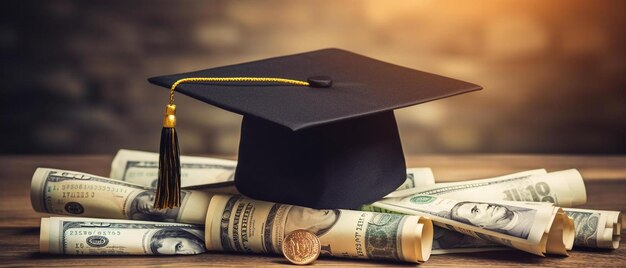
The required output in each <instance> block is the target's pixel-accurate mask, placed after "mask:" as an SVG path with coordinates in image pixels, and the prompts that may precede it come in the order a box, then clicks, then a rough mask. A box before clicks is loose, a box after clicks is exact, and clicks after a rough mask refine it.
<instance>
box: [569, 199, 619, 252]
mask: <svg viewBox="0 0 626 268" xmlns="http://www.w3.org/2000/svg"><path fill="white" fill-rule="evenodd" d="M563 210H564V211H565V214H567V216H569V217H570V218H572V219H574V226H575V227H576V238H575V240H574V246H577V247H588V248H610V249H617V248H618V247H619V242H620V240H621V230H622V213H621V212H619V211H609V210H595V209H577V208H564V209H563Z"/></svg>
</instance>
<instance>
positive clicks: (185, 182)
mask: <svg viewBox="0 0 626 268" xmlns="http://www.w3.org/2000/svg"><path fill="white" fill-rule="evenodd" d="M236 167H237V161H233V160H226V159H218V158H211V157H196V156H180V172H181V174H180V184H181V186H182V187H192V186H196V187H197V186H201V185H216V184H217V185H222V184H223V185H224V186H226V185H232V184H233V181H234V175H235V168H236ZM158 173H159V154H157V153H151V152H142V151H134V150H126V149H121V150H119V151H118V152H117V154H116V155H115V158H113V162H112V163H111V179H116V180H122V181H126V182H130V183H133V184H138V185H142V186H149V187H156V183H157V180H158Z"/></svg>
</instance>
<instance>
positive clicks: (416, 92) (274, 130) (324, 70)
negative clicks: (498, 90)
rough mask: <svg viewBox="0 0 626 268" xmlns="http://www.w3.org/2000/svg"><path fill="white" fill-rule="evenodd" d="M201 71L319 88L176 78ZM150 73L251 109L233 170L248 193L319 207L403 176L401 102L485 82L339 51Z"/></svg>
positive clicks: (212, 100) (214, 100)
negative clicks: (398, 114)
mask: <svg viewBox="0 0 626 268" xmlns="http://www.w3.org/2000/svg"><path fill="white" fill-rule="evenodd" d="M194 77H231V78H232V77H281V78H286V79H294V80H303V81H307V80H308V81H309V82H310V83H311V86H298V85H290V84H283V83H272V82H270V83H260V82H241V81H240V82H235V83H233V82H228V83H223V82H195V83H194V82H193V81H191V82H189V83H181V84H179V85H174V83H176V82H177V81H179V80H180V79H184V78H194ZM329 80H330V81H329ZM149 81H150V82H151V83H154V84H156V85H160V86H164V87H168V88H170V87H172V86H173V85H174V87H175V88H176V91H178V92H181V93H183V94H185V95H188V96H191V97H193V98H195V99H198V100H201V101H204V102H206V103H208V104H211V105H215V106H217V107H220V108H223V109H225V110H228V111H231V112H234V113H238V114H241V115H243V121H242V126H241V140H240V144H239V156H238V164H237V169H236V172H235V184H236V186H237V189H238V190H239V191H240V192H241V193H243V194H244V195H247V196H249V197H251V198H255V199H260V200H267V201H273V202H279V203H287V204H295V205H301V206H307V207H313V208H357V207H358V206H359V205H361V204H364V203H371V202H374V201H376V200H379V199H381V198H382V197H383V196H385V195H387V194H388V193H390V192H391V191H393V190H395V189H396V188H397V187H398V186H399V185H400V184H402V182H404V181H405V179H406V166H405V160H404V155H403V152H402V147H401V143H400V137H399V134H398V128H397V125H396V120H395V117H394V114H393V110H394V109H398V108H402V107H406V106H411V105H415V104H419V103H423V102H428V101H431V100H436V99H441V98H445V97H450V96H453V95H457V94H461V93H465V92H469V91H474V90H479V89H481V87H480V86H477V85H474V84H471V83H467V82H463V81H459V80H456V79H451V78H447V77H443V76H439V75H435V74H430V73H425V72H421V71H417V70H413V69H409V68H405V67H401V66H398V65H393V64H389V63H386V62H383V61H379V60H375V59H372V58H368V57H365V56H362V55H359V54H355V53H351V52H348V51H345V50H340V49H323V50H318V51H313V52H307V53H302V54H295V55H290V56H283V57H276V58H270V59H265V60H260V61H253V62H248V63H242V64H235V65H230V66H226V67H220V68H213V69H207V70H201V71H195V72H189V73H182V74H175V75H167V76H159V77H153V78H150V79H149ZM331 82H332V85H330V84H331ZM329 85H330V87H328V86H329ZM316 86H319V87H316ZM168 137H169V136H168ZM162 152H163V149H162Z"/></svg>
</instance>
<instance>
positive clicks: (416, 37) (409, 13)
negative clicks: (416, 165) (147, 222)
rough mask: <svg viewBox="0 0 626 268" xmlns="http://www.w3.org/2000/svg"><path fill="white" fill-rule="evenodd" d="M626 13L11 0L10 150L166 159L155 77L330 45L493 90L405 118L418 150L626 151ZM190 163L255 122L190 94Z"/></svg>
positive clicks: (329, 1) (602, 6) (522, 4)
mask: <svg viewBox="0 0 626 268" xmlns="http://www.w3.org/2000/svg"><path fill="white" fill-rule="evenodd" d="M625 7H626V1H619V0H615V1H572V0H558V1H543V0H532V1H498V0H486V1H478V2H475V1H449V0H445V1H356V0H354V1H337V0H323V1H319V0H318V1H287V0H285V1H225V0H224V1H12V2H5V3H3V8H2V11H0V12H1V14H2V18H1V20H2V22H1V23H0V51H1V57H2V63H1V67H2V68H1V69H2V70H1V74H2V76H1V77H2V81H1V83H0V88H1V92H0V102H1V103H0V104H1V106H0V107H2V108H1V109H2V113H1V114H0V120H1V121H2V123H3V127H4V131H2V134H1V135H0V136H1V138H0V153H42V154H47V153H114V152H116V151H117V150H118V149H119V148H132V149H142V150H152V151H155V150H157V149H158V144H159V138H160V136H159V135H160V129H161V120H162V113H163V109H164V105H165V104H166V99H167V91H166V90H165V89H162V88H158V87H156V86H152V85H150V84H148V83H147V82H146V78H148V77H151V76H155V75H161V74H170V73H177V72H186V71H191V70H197V69H204V68H208V67H217V66H221V65H226V64H234V63H239V62H244V61H250V60H256V59H262V58H266V57H273V56H279V55H285V54H291V53H298V52H305V51H308V50H315V49H320V48H326V47H338V48H343V49H347V50H351V51H354V52H357V53H360V54H364V55H368V56H370V57H374V58H378V59H381V60H384V61H388V62H392V63H396V64H399V65H404V66H407V67H411V68H415V69H419V70H424V71H428V72H433V73H437V74H441V75H444V76H449V77H454V78H458V79H461V80H466V81H469V82H474V83H476V84H479V85H482V86H483V87H484V88H485V89H484V90H483V91H479V92H475V93H471V94H467V95H461V96H457V97H453V98H450V99H446V100H442V101H437V102H432V103H428V104H424V105H419V106H415V107H411V108H405V109H401V110H398V111H397V112H396V116H397V118H398V122H399V125H400V131H401V136H402V140H403V146H404V147H405V152H406V153H580V154H624V153H626V141H625V134H626V72H625V71H626V49H625V48H626V27H625V26H626V16H624V10H626V8H625ZM177 104H178V105H179V111H178V118H179V119H178V120H179V125H178V130H179V131H180V133H181V134H180V138H181V150H182V152H183V153H185V154H198V153H213V154H235V153H236V150H237V144H238V140H239V124H240V120H241V117H240V116H238V115H233V114H231V113H229V112H225V111H222V110H220V109H217V108H214V107H209V106H208V105H204V104H203V103H200V102H198V101H196V100H193V99H191V98H188V97H183V96H182V95H181V97H178V98H177Z"/></svg>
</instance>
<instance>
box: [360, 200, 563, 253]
mask: <svg viewBox="0 0 626 268" xmlns="http://www.w3.org/2000/svg"><path fill="white" fill-rule="evenodd" d="M363 210H369V211H381V212H396V213H403V214H410V215H419V216H424V217H430V218H431V219H432V220H433V224H435V225H437V226H440V227H443V228H446V229H450V230H453V231H456V232H460V233H463V234H466V235H469V236H473V237H476V238H482V239H485V240H488V241H492V242H495V243H498V244H502V245H505V246H509V247H513V248H516V249H519V250H523V251H526V252H529V253H533V254H536V255H540V256H543V255H544V254H545V253H550V254H560V255H568V253H567V250H569V249H571V248H572V244H573V242H574V224H573V222H572V220H571V219H569V218H568V217H567V216H565V214H564V213H563V211H562V209H560V208H558V207H554V206H553V205H552V204H549V203H525V202H507V201H499V202H481V201H459V200H454V199H448V198H442V197H436V196H430V195H421V194H416V195H410V196H406V197H399V198H386V199H383V200H380V201H378V202H375V203H373V204H371V205H366V206H364V207H363Z"/></svg>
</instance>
